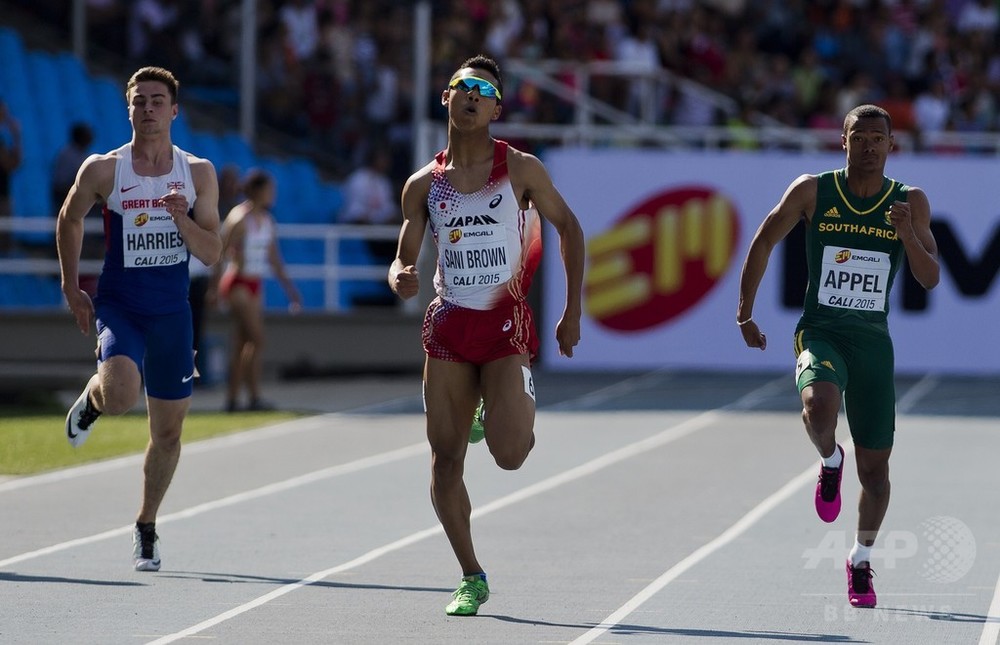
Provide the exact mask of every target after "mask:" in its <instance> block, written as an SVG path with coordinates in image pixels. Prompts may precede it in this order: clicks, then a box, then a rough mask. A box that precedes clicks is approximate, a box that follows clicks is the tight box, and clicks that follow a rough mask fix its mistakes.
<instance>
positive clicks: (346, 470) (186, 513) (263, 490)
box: [0, 442, 430, 568]
mask: <svg viewBox="0 0 1000 645" xmlns="http://www.w3.org/2000/svg"><path fill="white" fill-rule="evenodd" d="M429 452H430V448H429V447H428V445H427V442H421V443H416V444H412V445H409V446H405V447H403V448H397V449H396V450H390V451H388V452H383V453H379V454H377V455H372V456H370V457H363V458H361V459H356V460H354V461H351V462H348V463H345V464H338V465H336V466H330V467H329V468H323V469H322V470H315V471H313V472H311V473H306V474H305V475H299V476H298V477H292V478H291V479H286V480H283V481H280V482H275V483H273V484H268V485H266V486H261V487H259V488H254V489H252V490H248V491H244V492H242V493H236V494H235V495H230V496H228V497H222V498H220V499H217V500H213V501H211V502H205V503H204V504H198V505H196V506H191V507H190V508H186V509H184V510H182V511H178V512H176V513H170V514H168V515H163V516H161V517H158V518H157V519H156V523H157V524H166V523H167V522H173V521H175V520H181V519H187V518H190V517H194V516H196V515H201V514H202V513H207V512H209V511H214V510H217V509H220V508H224V507H226V506H233V505H234V504H239V503H242V502H247V501H250V500H253V499H257V498H260V497H264V496H266V495H273V494H274V493H280V492H283V491H287V490H290V489H292V488H297V487H299V486H304V485H306V484H311V483H314V482H318V481H321V480H324V479H329V478H331V477H338V476H340V475H348V474H351V473H356V472H358V471H361V470H364V469H366V468H375V467H378V466H384V465H386V464H391V463H393V462H395V461H401V460H403V459H409V458H411V457H415V456H418V455H425V454H427V453H429ZM133 527H134V525H132V524H129V525H128V526H122V527H119V528H116V529H111V530H108V531H104V532H103V533H97V534H95V535H89V536H86V537H82V538H77V539H74V540H68V541H66V542H60V543H59V544H53V545H52V546H47V547H45V548H42V549H37V550H35V551H29V552H27V553H22V554H20V555H15V556H13V557H10V558H7V559H6V560H0V568H3V567H6V566H10V565H12V564H17V563H18V562H24V561H25V560H32V559H34V558H38V557H41V556H43V555H50V554H52V553H58V552H59V551H65V550H67V549H71V548H73V547H77V546H83V545H86V544H93V543H94V542H100V541H101V540H106V539H109V538H113V537H118V536H121V535H131V534H132V529H133Z"/></svg>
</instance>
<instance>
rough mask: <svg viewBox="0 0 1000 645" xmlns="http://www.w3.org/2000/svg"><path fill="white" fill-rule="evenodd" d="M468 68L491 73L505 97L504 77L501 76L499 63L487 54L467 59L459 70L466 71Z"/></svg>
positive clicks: (501, 94)
mask: <svg viewBox="0 0 1000 645" xmlns="http://www.w3.org/2000/svg"><path fill="white" fill-rule="evenodd" d="M466 67H469V68H471V69H480V70H483V71H486V72H489V73H490V75H491V76H493V78H495V79H497V89H498V90H499V91H500V96H503V76H501V75H500V64H499V63H497V62H496V61H495V60H493V59H492V58H490V57H489V56H486V55H485V54H476V55H475V56H473V57H472V58H466V59H465V61H464V62H463V63H462V64H461V65H459V66H458V69H465V68H466Z"/></svg>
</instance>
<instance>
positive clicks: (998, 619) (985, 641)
mask: <svg viewBox="0 0 1000 645" xmlns="http://www.w3.org/2000/svg"><path fill="white" fill-rule="evenodd" d="M998 639H1000V577H998V578H997V584H996V587H994V588H993V601H992V602H990V608H989V610H988V611H987V612H986V620H985V621H984V624H983V632H982V634H980V636H979V645H996V643H997V640H998Z"/></svg>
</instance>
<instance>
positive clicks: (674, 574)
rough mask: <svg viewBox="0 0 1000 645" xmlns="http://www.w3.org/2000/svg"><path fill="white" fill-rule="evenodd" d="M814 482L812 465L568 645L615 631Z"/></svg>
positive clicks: (585, 641)
mask: <svg viewBox="0 0 1000 645" xmlns="http://www.w3.org/2000/svg"><path fill="white" fill-rule="evenodd" d="M850 452H853V448H850V449H849V448H844V453H845V454H844V457H845V458H846V457H847V456H848V454H850ZM815 481H816V466H815V465H812V466H810V467H809V468H807V469H806V470H804V471H803V472H802V473H800V474H798V475H796V476H795V477H794V478H793V479H792V480H791V481H789V482H788V483H787V484H785V485H784V486H782V487H781V488H779V489H778V490H777V491H776V492H775V493H772V494H771V495H769V496H768V497H767V498H765V499H764V501H762V502H761V503H760V504H758V505H757V506H755V507H754V508H752V509H751V510H750V511H749V512H748V513H747V514H746V515H744V516H743V517H741V518H740V519H739V520H738V521H737V522H736V523H735V524H733V525H732V526H730V527H729V528H728V529H726V530H725V531H723V532H722V533H721V534H720V535H719V536H718V537H717V538H715V539H714V540H712V541H711V542H708V543H707V544H705V545H703V546H701V547H699V548H698V549H697V550H695V551H694V552H693V553H692V554H691V555H689V556H687V557H686V558H684V559H683V560H681V561H680V562H678V563H677V564H675V565H674V566H672V567H670V568H669V569H667V570H666V571H665V572H663V574H661V575H660V577H659V578H657V579H656V580H654V581H653V582H651V583H649V585H647V586H646V588H645V589H643V590H642V591H640V592H639V593H637V594H636V595H634V596H633V597H632V598H631V599H629V601H628V602H626V603H625V604H624V605H622V606H621V607H619V608H618V609H617V610H616V611H614V612H613V613H612V614H611V615H610V616H608V617H607V618H605V619H604V620H602V621H601V622H600V624H599V625H596V626H595V627H593V628H591V629H590V630H589V631H587V632H586V633H585V634H583V635H582V636H580V637H579V638H577V639H576V640H574V641H572V642H571V643H570V645H584V644H585V643H591V642H593V641H594V640H596V639H598V638H600V637H601V636H603V635H604V634H606V633H607V632H608V631H610V630H611V629H613V628H615V627H616V626H617V625H619V624H620V623H621V621H623V620H624V619H625V618H626V617H627V616H628V615H629V614H631V613H632V612H634V611H635V610H636V609H638V608H639V607H640V606H641V605H642V604H643V603H645V602H646V601H647V600H649V599H650V598H652V597H653V596H655V595H656V594H657V593H659V592H660V591H662V590H663V589H664V587H666V586H667V585H668V584H670V583H671V582H673V581H674V580H676V579H677V578H678V577H680V576H681V575H683V574H684V573H686V572H687V571H688V570H690V569H691V568H692V567H694V566H695V565H696V564H698V563H699V562H701V561H702V560H704V559H705V558H707V557H708V556H710V555H712V554H713V553H715V552H716V551H718V550H719V549H721V548H722V547H724V546H726V545H727V544H729V543H730V542H732V541H733V540H735V539H736V538H738V537H739V536H740V535H742V534H743V533H745V532H746V531H747V530H748V529H749V528H750V527H752V526H753V525H754V524H756V523H757V522H758V521H760V520H761V519H762V518H763V517H764V516H765V515H767V514H768V513H770V512H771V511H772V510H774V509H775V508H776V507H777V506H778V505H779V504H781V503H782V502H784V501H785V500H787V499H788V498H790V497H791V496H792V495H793V494H794V493H796V492H797V491H798V490H799V489H800V488H802V487H803V486H805V485H807V484H809V483H812V482H815Z"/></svg>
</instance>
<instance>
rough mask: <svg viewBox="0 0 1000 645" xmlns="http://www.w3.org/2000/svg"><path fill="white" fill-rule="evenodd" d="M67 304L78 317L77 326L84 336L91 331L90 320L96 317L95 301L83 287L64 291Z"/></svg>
mask: <svg viewBox="0 0 1000 645" xmlns="http://www.w3.org/2000/svg"><path fill="white" fill-rule="evenodd" d="M64 295H65V296H66V304H67V305H69V310H70V311H71V312H73V317H74V318H76V326H77V327H79V328H80V332H81V333H83V335H84V336H86V335H87V334H89V333H90V320H91V318H93V317H94V303H93V302H92V301H91V299H90V296H89V295H88V294H87V292H86V291H84V290H83V289H79V288H77V289H70V290H68V291H66V292H64Z"/></svg>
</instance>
